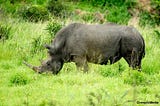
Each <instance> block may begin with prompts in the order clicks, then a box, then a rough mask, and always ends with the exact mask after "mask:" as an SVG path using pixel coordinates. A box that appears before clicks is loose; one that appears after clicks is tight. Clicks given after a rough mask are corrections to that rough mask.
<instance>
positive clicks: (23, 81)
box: [0, 18, 160, 106]
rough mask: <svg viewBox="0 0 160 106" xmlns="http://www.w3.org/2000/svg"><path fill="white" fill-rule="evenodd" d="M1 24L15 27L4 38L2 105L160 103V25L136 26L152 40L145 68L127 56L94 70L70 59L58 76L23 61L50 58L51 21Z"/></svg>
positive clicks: (148, 43)
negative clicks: (134, 67)
mask: <svg viewBox="0 0 160 106" xmlns="http://www.w3.org/2000/svg"><path fill="white" fill-rule="evenodd" d="M68 23H71V20H69V19H68V20H66V23H65V24H66V25H67V24H68ZM1 24H4V25H7V26H10V27H11V30H10V35H11V36H10V38H9V39H8V40H4V41H0V106H23V105H24V106H25V105H26V106H146V105H150V104H149V103H148V104H143V103H140V104H139V102H158V103H159V104H152V105H155V106H158V105H160V36H159V35H158V33H159V32H157V31H159V30H160V27H154V28H152V27H145V28H141V27H139V26H137V27H136V28H137V29H138V30H139V32H140V33H141V34H142V36H143V37H144V40H145V43H146V55H145V58H144V59H143V61H142V72H137V71H136V70H132V69H130V68H129V67H128V64H127V63H126V62H125V60H124V59H121V60H120V61H119V62H117V63H115V64H113V65H95V64H91V63H90V64H89V68H90V69H89V73H88V74H84V73H82V72H78V71H77V70H76V66H75V64H74V63H66V64H65V65H64V66H63V69H62V70H61V72H60V73H59V74H58V75H52V74H37V73H35V72H33V71H32V70H30V69H29V68H28V67H26V66H25V65H24V64H23V63H22V62H23V60H25V61H28V62H29V63H32V64H34V65H40V62H39V59H46V57H47V50H45V48H43V45H44V44H46V43H49V42H50V41H51V36H50V35H49V33H48V31H47V30H46V28H47V25H48V21H46V22H38V23H33V22H26V21H23V20H19V19H17V18H3V19H2V21H1Z"/></svg>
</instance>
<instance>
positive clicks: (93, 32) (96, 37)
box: [24, 23, 145, 74]
mask: <svg viewBox="0 0 160 106" xmlns="http://www.w3.org/2000/svg"><path fill="white" fill-rule="evenodd" d="M45 47H46V48H47V49H48V54H49V58H48V59H47V60H46V61H44V62H42V64H41V65H40V66H33V65H31V64H28V63H27V62H24V63H25V64H26V65H27V66H28V67H30V68H32V69H33V70H34V71H36V72H38V73H43V72H46V71H50V72H52V73H53V74H57V73H58V72H59V71H60V70H61V69H62V67H63V64H64V63H67V62H75V64H76V66H77V68H78V69H79V68H81V69H82V70H83V71H84V72H87V71H88V64H87V63H88V62H90V63H95V64H101V65H107V64H108V63H110V64H113V63H115V62H117V61H118V60H120V59H121V58H124V59H125V60H126V62H127V63H128V65H129V67H132V68H133V69H139V70H141V61H142V58H143V57H144V56H145V43H144V39H143V37H142V36H141V34H140V33H139V32H138V31H137V30H136V29H135V28H134V27H132V26H124V25H117V24H114V23H106V24H96V25H87V24H81V23H72V24H69V25H68V26H66V27H64V28H62V29H61V30H60V31H59V32H58V33H57V34H56V35H55V38H54V39H53V40H52V42H51V44H49V45H45Z"/></svg>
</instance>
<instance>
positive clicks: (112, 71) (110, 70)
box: [99, 62, 125, 77]
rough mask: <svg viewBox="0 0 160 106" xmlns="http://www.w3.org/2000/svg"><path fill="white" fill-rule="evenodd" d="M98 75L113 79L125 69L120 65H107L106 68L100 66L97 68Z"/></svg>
mask: <svg viewBox="0 0 160 106" xmlns="http://www.w3.org/2000/svg"><path fill="white" fill-rule="evenodd" d="M99 70H100V74H101V75H102V76H104V77H113V76H117V75H120V74H121V73H122V72H123V71H124V70H125V67H124V66H123V65H122V64H121V63H120V62H118V63H116V64H112V65H108V66H101V67H100V68H99Z"/></svg>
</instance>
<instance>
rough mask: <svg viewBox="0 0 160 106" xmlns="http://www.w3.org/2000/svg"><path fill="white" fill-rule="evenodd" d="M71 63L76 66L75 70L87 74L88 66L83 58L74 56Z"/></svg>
mask: <svg viewBox="0 0 160 106" xmlns="http://www.w3.org/2000/svg"><path fill="white" fill-rule="evenodd" d="M73 61H74V62H75V64H76V67H77V70H81V71H83V72H85V73H87V72H88V64H87V59H86V57H85V56H74V57H73Z"/></svg>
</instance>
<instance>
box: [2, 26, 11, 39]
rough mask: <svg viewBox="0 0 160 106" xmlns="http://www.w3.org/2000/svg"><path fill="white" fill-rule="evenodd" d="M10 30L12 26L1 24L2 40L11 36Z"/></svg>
mask: <svg viewBox="0 0 160 106" xmlns="http://www.w3.org/2000/svg"><path fill="white" fill-rule="evenodd" d="M10 31H11V27H10V26H7V25H2V24H0V40H3V41H4V40H7V39H9V38H10V37H11V34H10Z"/></svg>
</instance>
